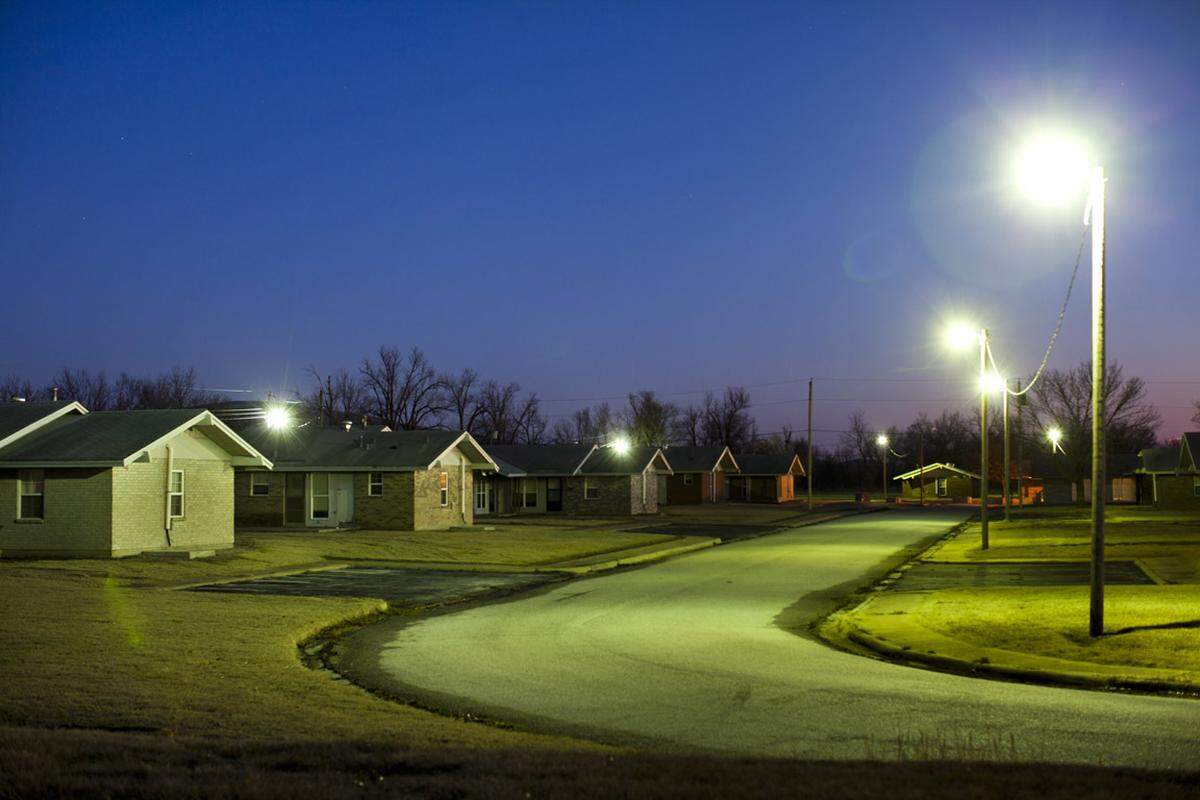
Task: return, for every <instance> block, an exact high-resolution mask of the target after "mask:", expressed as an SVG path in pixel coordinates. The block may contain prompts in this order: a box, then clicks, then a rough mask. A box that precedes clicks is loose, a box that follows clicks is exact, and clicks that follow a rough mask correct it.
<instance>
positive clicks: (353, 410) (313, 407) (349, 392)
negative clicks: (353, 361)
mask: <svg viewBox="0 0 1200 800" xmlns="http://www.w3.org/2000/svg"><path fill="white" fill-rule="evenodd" d="M306 372H307V373H308V374H309V375H310V376H312V379H313V382H314V383H315V384H316V385H315V386H314V387H313V389H312V390H311V391H310V392H309V393H308V395H307V396H306V397H305V398H304V404H305V406H306V407H307V408H308V412H309V415H310V417H311V418H312V419H313V420H314V421H315V422H316V423H317V424H318V425H335V424H337V423H339V422H343V421H346V420H355V419H358V418H359V417H361V416H362V415H363V414H364V412H365V411H366V408H365V406H366V392H365V390H364V389H363V385H362V381H360V380H359V379H358V377H357V376H355V375H354V374H352V373H351V372H350V371H349V370H347V369H345V368H343V369H340V370H338V372H337V374H333V373H329V374H327V375H322V374H321V373H320V372H319V371H318V370H317V368H316V367H309V368H308V369H307V370H306Z"/></svg>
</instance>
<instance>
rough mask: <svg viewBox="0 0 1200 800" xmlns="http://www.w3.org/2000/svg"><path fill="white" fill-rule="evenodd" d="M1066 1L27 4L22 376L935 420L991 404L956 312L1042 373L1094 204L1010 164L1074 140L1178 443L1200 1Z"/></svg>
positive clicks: (15, 173) (1082, 318) (3, 87)
mask: <svg viewBox="0 0 1200 800" xmlns="http://www.w3.org/2000/svg"><path fill="white" fill-rule="evenodd" d="M1040 5H1041V4H1028V5H1025V4H1011V3H999V4H994V5H992V4H971V3H962V4H957V3H956V4H950V3H946V4H940V3H939V4H932V3H930V4H912V3H892V4H881V5H877V6H875V5H869V4H862V3H855V4H820V5H817V4H814V5H811V6H801V5H800V4H796V3H780V4H767V3H729V4H720V5H708V4H698V3H686V4H685V3H672V4H666V3H639V4H583V3H561V4H554V5H550V4H533V3H523V4H519V5H514V6H505V5H502V4H500V3H486V4H485V3H470V4H467V3H429V4H418V3H407V4H401V3H378V4H376V3H352V4H351V3H347V4H337V5H335V4H321V5H301V4H297V3H280V4H265V3H262V4H260V3H208V4H203V5H197V6H195V7H191V8H190V9H189V8H188V7H187V6H185V4H183V3H155V4H144V5H137V4H86V5H80V6H74V5H66V4H54V3H43V2H35V3H18V2H10V3H5V4H4V5H3V6H2V7H0V105H2V108H0V150H2V152H3V161H2V166H0V242H2V247H0V271H2V272H3V275H4V278H5V281H4V285H5V295H4V304H3V308H4V314H3V319H2V321H0V331H2V332H3V337H4V341H5V342H6V343H7V344H8V346H6V347H4V348H3V349H2V350H0V375H3V374H7V373H10V372H11V373H17V374H23V375H26V376H28V377H30V378H33V379H34V380H35V381H39V382H41V381H46V380H49V379H50V377H51V375H52V373H53V372H55V371H56V370H57V369H58V368H59V367H61V366H63V365H64V364H68V365H72V366H89V367H92V368H105V369H107V370H108V371H109V372H110V373H115V372H119V371H120V370H122V369H126V370H129V371H131V372H134V373H150V372H157V371H160V370H162V369H165V368H167V367H169V366H170V365H172V364H175V363H179V364H184V365H194V366H195V367H196V368H197V369H198V371H199V372H200V374H201V375H202V377H203V380H204V382H205V385H206V386H209V387H245V388H250V389H253V390H255V392H265V391H266V390H268V389H272V390H275V391H279V390H280V389H281V388H285V387H287V386H295V385H297V384H302V382H303V376H302V374H301V373H302V370H303V368H304V367H306V366H308V365H310V364H311V365H315V366H317V367H318V368H320V369H322V370H330V369H336V368H338V367H340V366H343V365H345V366H354V365H355V364H357V362H358V361H359V360H360V359H361V357H362V356H363V355H365V354H367V353H368V352H370V351H372V350H374V349H375V348H376V347H378V346H379V345H380V344H383V343H387V344H396V345H399V346H402V347H408V346H411V345H417V346H419V347H421V348H422V349H424V350H425V351H426V353H427V354H428V355H429V356H430V358H431V360H432V361H433V362H434V363H435V365H436V366H438V367H439V368H440V369H446V370H455V371H457V370H458V369H459V368H461V367H464V366H470V367H473V368H474V369H476V370H477V371H478V372H480V373H481V374H483V375H484V376H487V377H496V378H499V379H502V380H505V381H507V380H516V381H518V382H520V383H521V384H522V385H523V386H525V387H526V388H528V389H533V390H536V391H538V392H539V394H540V395H541V396H542V397H543V398H544V400H546V401H550V402H547V403H546V405H545V406H544V410H545V411H546V412H547V413H548V414H549V415H550V416H551V422H553V421H554V415H556V414H562V413H567V412H569V411H571V410H572V409H573V408H575V407H576V406H578V405H579V402H578V401H583V400H594V399H599V398H614V399H615V398H619V397H620V396H621V395H623V394H624V393H625V392H626V391H629V390H633V389H639V388H652V389H656V390H658V391H659V392H661V393H664V394H667V395H668V396H669V397H670V399H672V400H674V401H676V402H680V403H687V402H688V401H695V400H698V399H699V395H696V394H690V395H689V394H683V393H685V392H691V391H695V390H702V389H705V388H708V387H713V388H719V387H722V386H724V385H726V384H742V385H746V386H748V387H750V388H751V393H752V396H753V397H754V399H755V400H756V401H757V407H756V409H755V411H756V414H757V416H758V419H759V422H760V427H761V428H762V429H763V430H765V431H770V430H776V429H778V428H779V427H780V426H781V425H783V424H791V425H793V426H794V427H796V428H801V427H803V424H804V404H803V402H802V399H803V397H804V392H805V386H804V384H803V383H802V382H800V381H802V380H806V379H807V378H808V377H809V376H816V377H817V378H818V384H817V395H818V397H819V398H823V402H822V403H820V404H819V406H818V411H817V418H816V425H817V427H818V428H819V429H822V430H828V431H833V430H836V429H839V428H841V427H844V423H845V418H846V415H847V414H848V412H849V411H851V410H852V409H853V408H855V407H861V408H863V409H864V410H865V411H866V412H867V414H868V416H869V418H870V419H871V420H872V422H874V423H877V424H880V425H883V424H891V423H895V424H905V423H907V422H908V420H909V419H910V418H911V416H912V415H913V414H914V413H915V412H916V411H917V410H921V409H924V410H926V411H928V412H930V413H937V412H939V411H940V410H941V409H942V408H943V407H947V406H949V407H955V408H964V409H966V408H968V407H969V404H970V402H971V401H970V395H971V386H970V385H969V384H967V383H964V382H962V381H961V380H957V381H956V380H955V379H961V378H962V377H963V375H964V374H966V373H967V372H968V371H969V370H971V369H973V368H974V364H973V363H972V361H971V359H970V357H965V356H953V355H947V354H946V353H944V352H943V351H942V350H941V348H940V345H939V342H938V339H937V335H936V331H937V328H938V325H939V322H940V321H942V320H946V319H948V318H950V317H955V316H961V317H964V318H969V319H972V320H974V321H977V322H979V323H982V324H986V325H988V326H989V327H990V329H991V330H992V334H993V341H994V346H995V350H996V354H997V357H998V358H999V359H1000V360H1001V361H1002V362H1003V363H1004V364H1005V365H1008V366H1010V367H1011V368H1012V370H1013V371H1014V372H1023V373H1028V372H1030V371H1032V370H1033V368H1034V367H1035V366H1036V364H1037V362H1038V360H1039V359H1040V356H1041V350H1042V348H1043V347H1044V346H1045V342H1046V339H1047V337H1048V336H1049V333H1050V331H1051V329H1052V328H1053V324H1054V319H1055V316H1056V313H1057V307H1058V305H1059V304H1060V303H1061V301H1062V294H1063V292H1064V290H1065V287H1066V283H1067V279H1068V277H1069V274H1070V270H1071V265H1072V263H1073V261H1074V256H1075V252H1076V248H1077V247H1078V243H1079V241H1080V237H1081V235H1082V234H1083V228H1082V217H1083V208H1082V199H1081V200H1080V202H1079V203H1078V204H1076V205H1073V206H1071V207H1068V208H1065V209H1063V210H1061V211H1056V212H1047V211H1045V210H1044V209H1035V208H1034V207H1032V206H1030V205H1028V204H1027V203H1026V202H1025V201H1024V200H1023V199H1022V198H1021V197H1019V196H1018V195H1017V194H1016V193H1015V192H1014V190H1013V187H1012V185H1011V181H1010V179H1009V175H1010V174H1011V166H1012V164H1011V161H1012V156H1013V153H1014V152H1015V150H1016V149H1017V147H1018V146H1019V145H1020V144H1021V142H1022V141H1023V139H1024V138H1025V137H1026V134H1027V133H1028V132H1029V131H1031V130H1034V129H1041V128H1046V127H1053V128H1055V129H1060V128H1061V129H1067V130H1070V131H1073V132H1076V133H1078V134H1079V135H1080V136H1081V137H1083V138H1085V139H1086V140H1087V141H1088V143H1089V146H1090V147H1091V148H1092V151H1093V153H1094V154H1095V155H1096V156H1097V158H1099V159H1101V160H1102V163H1104V165H1105V167H1106V169H1107V170H1108V174H1109V178H1110V180H1109V201H1108V207H1109V208H1108V211H1109V217H1108V230H1109V236H1110V240H1109V241H1110V244H1109V269H1110V278H1109V280H1110V298H1109V299H1110V316H1109V325H1110V331H1109V333H1110V339H1109V347H1110V354H1111V357H1113V358H1116V359H1117V360H1119V361H1121V362H1123V363H1125V364H1126V365H1127V369H1128V370H1129V371H1131V372H1133V373H1135V374H1138V375H1141V376H1143V377H1145V378H1146V379H1147V380H1148V381H1150V384H1151V385H1150V389H1151V399H1152V400H1153V401H1154V402H1155V403H1156V404H1157V405H1158V406H1159V408H1160V411H1161V412H1162V415H1163V417H1164V420H1165V424H1164V426H1163V428H1162V430H1161V434H1162V435H1164V436H1167V435H1174V434H1177V433H1179V432H1180V431H1181V430H1183V429H1185V427H1188V426H1189V425H1190V423H1188V422H1187V419H1188V417H1189V416H1190V412H1189V411H1188V410H1187V408H1186V406H1187V405H1188V404H1189V403H1190V401H1191V400H1192V399H1193V398H1195V397H1198V396H1200V371H1198V369H1197V364H1198V359H1197V354H1196V344H1197V332H1196V324H1197V319H1198V316H1197V299H1198V297H1197V281H1196V274H1197V269H1198V268H1200V262H1198V261H1197V258H1196V255H1195V253H1196V249H1197V247H1196V246H1197V237H1198V236H1200V225H1198V223H1197V219H1200V191H1198V189H1197V186H1198V185H1200V180H1198V178H1200V147H1197V142H1198V141H1200V102H1198V101H1200V46H1198V44H1200V5H1198V4H1195V3H1170V4H1153V3H1128V4H1104V3H1086V4H1085V3H1078V4H1066V3H1063V4H1058V5H1057V6H1056V7H1055V8H1054V9H1045V8H1041V7H1040ZM1087 258H1088V255H1087V251H1086V250H1085V253H1084V266H1083V269H1082V271H1081V273H1080V279H1079V284H1078V285H1077V287H1076V295H1075V297H1074V299H1073V301H1072V305H1071V308H1070V311H1069V313H1068V315H1067V320H1066V327H1065V329H1064V332H1063V335H1062V337H1061V338H1060V340H1059V345H1058V349H1057V350H1056V352H1055V354H1054V357H1053V360H1052V365H1054V366H1060V367H1063V366H1070V365H1074V364H1076V363H1078V362H1079V361H1081V360H1083V359H1086V358H1087V357H1088V337H1089V327H1088V325H1089V316H1088V314H1089V306H1088V303H1089V278H1090V276H1089V272H1088V262H1087ZM835 378H836V379H847V378H856V379H864V378H869V379H870V380H860V381H854V382H851V381H846V380H829V379H835ZM789 381H794V382H789ZM1187 381H1190V382H1187ZM835 438H836V437H835V435H834V434H832V433H828V434H825V435H824V436H823V437H822V438H820V439H818V441H822V440H824V441H832V440H833V439H835Z"/></svg>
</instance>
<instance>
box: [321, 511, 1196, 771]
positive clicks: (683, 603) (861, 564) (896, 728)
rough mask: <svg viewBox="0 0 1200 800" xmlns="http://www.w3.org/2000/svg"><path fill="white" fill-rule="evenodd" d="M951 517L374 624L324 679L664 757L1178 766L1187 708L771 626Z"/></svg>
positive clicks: (1187, 754) (860, 521)
mask: <svg viewBox="0 0 1200 800" xmlns="http://www.w3.org/2000/svg"><path fill="white" fill-rule="evenodd" d="M962 518H963V517H962V514H961V512H947V511H929V510H926V511H920V510H913V511H893V512H888V513H885V514H869V515H863V516H855V517H848V518H844V519H840V520H836V521H833V522H829V523H825V524H821V525H814V526H810V527H805V528H799V529H795V530H791V531H786V532H783V533H778V534H774V535H769V536H764V537H762V538H757V539H751V540H747V541H742V542H736V543H733V544H729V545H724V546H721V547H717V548H712V549H709V550H704V551H700V552H697V553H694V554H690V555H686V556H681V557H678V558H675V559H672V560H670V561H666V562H663V563H660V564H655V565H652V566H648V567H644V568H640V569H635V570H629V571H625V572H617V573H611V574H607V575H601V576H597V577H593V578H587V579H583V580H577V581H571V582H569V583H563V584H556V585H553V586H551V587H548V588H545V589H541V590H535V591H534V592H532V593H530V594H528V595H523V596H519V597H517V598H516V599H511V600H507V601H503V602H497V603H491V604H481V605H477V606H475V607H470V608H466V609H463V610H460V611H456V612H448V613H443V614H439V615H436V616H431V617H428V618H424V619H419V620H417V621H415V622H410V621H406V620H391V621H388V622H384V623H381V624H379V625H375V626H371V627H369V628H367V629H364V630H363V631H361V632H359V633H357V634H355V635H354V636H352V637H350V638H349V639H347V640H346V641H344V642H343V643H342V647H341V650H342V653H341V657H340V658H341V661H340V667H339V668H340V669H343V670H344V671H345V672H347V674H349V675H351V677H353V678H354V679H355V680H357V681H359V682H361V683H365V684H368V685H370V684H379V685H380V686H381V687H384V688H387V689H388V690H389V691H390V692H393V693H395V694H398V695H400V696H406V697H410V698H412V699H414V700H418V701H420V702H422V703H423V704H426V705H430V706H432V707H435V708H439V709H442V710H445V711H447V712H454V713H463V712H468V713H471V714H473V715H475V716H480V717H488V718H492V719H496V720H502V721H505V722H508V723H511V724H515V725H518V726H521V727H525V728H530V729H535V730H545V731H551V732H563V733H570V734H575V735H584V736H589V737H592V738H596V739H599V740H602V741H611V742H618V743H633V744H642V745H647V744H649V745H653V746H656V747H659V748H665V749H672V750H706V751H721V752H727V753H744V754H755V755H771V756H785V757H800V758H848V759H858V758H864V757H884V758H887V757H896V756H898V755H900V754H901V752H904V753H906V754H908V755H909V756H910V757H911V756H912V755H913V754H914V753H923V754H924V755H926V756H931V757H937V756H938V755H939V754H945V755H954V754H961V753H974V754H977V755H985V756H991V757H996V758H1001V759H1003V760H1012V759H1016V760H1026V761H1043V762H1073V763H1084V764H1106V765H1129V766H1146V767H1172V768H1192V769H1194V768H1195V767H1196V764H1197V763H1198V762H1200V738H1198V734H1197V731H1198V730H1200V702H1197V701H1196V700H1193V699H1189V698H1172V697H1160V696H1150V695H1133V694H1119V693H1112V692H1100V691H1087V690H1080V689H1061V688H1054V687H1046V686H1034V685H1026V684H1019V683H1008V682H1002V681H996V680H983V679H976V678H968V677H962V676H957V675H949V674H944V673H939V672H933V671H928V670H922V669H917V668H913V667H906V666H900V665H897V664H893V663H890V662H886V661H880V660H876V659H872V658H866V657H862V656H858V655H853V654H850V653H846V652H841V651H838V650H834V649H831V648H829V647H828V646H826V645H824V644H822V643H820V642H818V641H814V640H812V639H811V638H807V637H804V636H800V635H797V634H796V633H794V632H791V631H790V630H788V629H785V628H790V629H793V630H794V629H797V628H802V627H803V625H804V623H805V622H807V621H810V620H811V619H812V618H814V617H815V616H817V615H819V614H820V613H823V611H825V610H827V609H826V604H827V603H828V602H829V600H830V598H831V597H833V596H836V595H839V594H841V593H844V592H845V591H846V590H847V587H851V586H853V585H854V584H856V583H859V582H861V581H862V580H864V576H865V575H866V574H867V573H869V572H871V571H872V570H874V571H878V570H880V569H881V568H883V566H884V565H886V563H887V562H888V560H889V558H892V559H894V556H895V554H896V553H897V552H898V551H900V550H901V549H903V548H905V547H911V546H912V545H914V544H915V543H917V542H920V541H921V540H923V539H926V538H927V537H929V536H931V535H934V534H937V533H939V532H942V531H945V530H947V529H948V528H949V527H950V526H951V525H953V524H954V523H956V522H958V521H959V520H961V519H962Z"/></svg>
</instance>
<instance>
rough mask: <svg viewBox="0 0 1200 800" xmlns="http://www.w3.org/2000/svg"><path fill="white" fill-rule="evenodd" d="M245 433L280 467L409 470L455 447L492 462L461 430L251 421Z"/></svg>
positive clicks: (483, 463) (481, 463)
mask: <svg viewBox="0 0 1200 800" xmlns="http://www.w3.org/2000/svg"><path fill="white" fill-rule="evenodd" d="M241 430H242V431H243V435H245V436H246V438H247V439H249V440H250V442H251V443H253V444H254V446H255V447H257V448H258V449H259V450H261V451H263V453H265V454H266V455H267V457H268V458H270V459H271V461H272V462H274V467H273V468H274V469H275V470H276V471H279V472H413V471H415V470H425V469H430V468H431V467H432V466H433V465H434V464H435V463H437V462H438V461H439V460H441V458H442V456H443V455H445V454H446V453H447V452H448V451H450V450H454V449H457V450H459V451H460V452H461V453H463V455H464V456H466V457H467V460H468V461H469V462H470V464H471V466H472V467H473V468H476V469H493V470H494V469H496V468H497V467H496V462H495V461H493V460H492V458H491V456H489V455H488V453H487V452H486V451H485V450H484V449H483V448H482V447H481V446H480V445H479V442H477V441H475V439H474V437H472V436H471V434H469V433H467V432H465V431H439V430H428V431H384V430H381V429H378V428H375V429H371V430H369V431H366V432H364V431H363V430H362V429H358V430H355V429H351V430H350V431H346V430H345V429H344V428H341V427H336V428H329V427H321V426H318V425H306V426H304V427H301V428H294V429H291V430H284V431H276V430H272V429H270V428H268V427H267V426H266V425H265V424H262V423H255V424H253V425H247V426H244V427H242V428H241Z"/></svg>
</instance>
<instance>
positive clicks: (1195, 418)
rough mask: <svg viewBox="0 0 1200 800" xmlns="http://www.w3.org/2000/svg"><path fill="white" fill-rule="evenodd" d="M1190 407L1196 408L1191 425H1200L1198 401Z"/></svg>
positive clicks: (1199, 404) (1199, 405) (1199, 402)
mask: <svg viewBox="0 0 1200 800" xmlns="http://www.w3.org/2000/svg"><path fill="white" fill-rule="evenodd" d="M1192 405H1193V406H1194V407H1195V408H1196V413H1195V414H1192V424H1193V425H1200V400H1196V401H1195V402H1193V403H1192Z"/></svg>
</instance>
